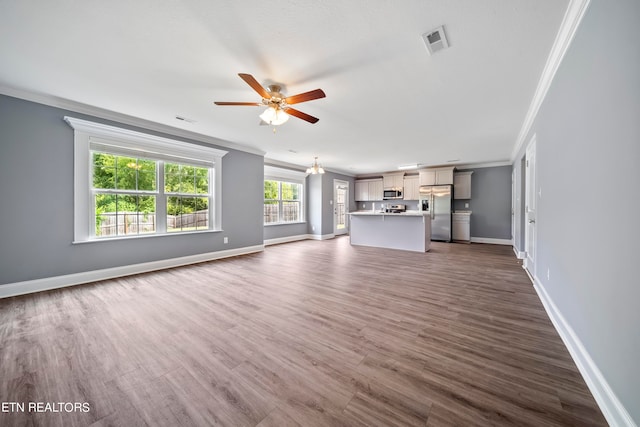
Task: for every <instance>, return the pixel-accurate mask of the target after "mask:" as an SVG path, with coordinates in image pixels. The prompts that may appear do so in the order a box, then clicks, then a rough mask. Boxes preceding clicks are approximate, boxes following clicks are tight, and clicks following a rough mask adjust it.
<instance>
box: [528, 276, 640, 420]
mask: <svg viewBox="0 0 640 427" xmlns="http://www.w3.org/2000/svg"><path fill="white" fill-rule="evenodd" d="M533 287H534V289H535V290H536V292H537V293H538V297H539V298H540V301H542V305H543V306H544V309H545V310H546V312H547V314H548V315H549V318H550V319H551V322H552V323H553V326H554V327H555V328H556V331H558V334H559V335H560V338H562V341H563V342H564V345H565V346H566V347H567V350H569V353H570V354H571V358H572V359H573V361H574V362H575V363H576V366H577V367H578V370H579V371H580V373H581V374H582V377H583V378H584V380H585V382H586V383H587V386H588V387H589V390H591V393H592V394H593V397H594V398H595V400H596V402H597V404H598V406H599V407H600V410H601V411H602V414H603V415H604V417H605V418H606V420H607V422H608V423H609V425H611V426H625V427H636V424H635V423H634V421H633V419H632V418H631V416H630V415H629V413H628V412H627V410H626V409H625V407H624V406H623V405H622V403H621V402H620V400H618V397H617V396H616V395H615V393H614V392H613V390H611V387H610V386H609V383H607V380H606V379H605V378H604V376H603V375H602V372H601V371H600V369H598V367H597V366H596V364H595V362H594V361H593V359H592V358H591V356H590V355H589V353H588V352H587V350H586V348H585V347H584V345H583V344H582V341H580V338H578V336H577V335H576V333H575V331H574V330H573V328H572V327H571V325H570V324H569V323H568V322H567V320H566V319H565V318H564V316H563V315H562V313H561V312H560V310H559V309H558V307H557V306H556V305H555V303H554V302H553V300H552V299H551V297H550V296H549V294H548V293H547V291H546V289H545V288H544V285H543V284H542V283H541V282H540V280H539V279H538V278H537V277H536V278H534V279H533Z"/></svg>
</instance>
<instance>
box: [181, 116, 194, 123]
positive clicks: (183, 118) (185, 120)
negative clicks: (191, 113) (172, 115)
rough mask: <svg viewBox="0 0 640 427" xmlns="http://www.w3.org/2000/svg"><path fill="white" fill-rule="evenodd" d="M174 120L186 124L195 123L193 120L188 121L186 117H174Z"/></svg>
mask: <svg viewBox="0 0 640 427" xmlns="http://www.w3.org/2000/svg"><path fill="white" fill-rule="evenodd" d="M176 120H180V121H182V122H187V123H195V122H196V121H195V120H193V119H189V118H187V117H184V116H176Z"/></svg>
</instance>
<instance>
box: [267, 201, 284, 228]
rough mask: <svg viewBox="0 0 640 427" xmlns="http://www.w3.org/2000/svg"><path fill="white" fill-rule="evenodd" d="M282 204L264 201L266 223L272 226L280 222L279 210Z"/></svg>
mask: <svg viewBox="0 0 640 427" xmlns="http://www.w3.org/2000/svg"><path fill="white" fill-rule="evenodd" d="M279 207H280V204H279V203H278V202H277V201H275V200H265V201H264V223H265V224H272V223H274V222H279V216H278V209H279Z"/></svg>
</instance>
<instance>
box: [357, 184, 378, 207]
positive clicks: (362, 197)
mask: <svg viewBox="0 0 640 427" xmlns="http://www.w3.org/2000/svg"><path fill="white" fill-rule="evenodd" d="M355 187H356V191H355V196H356V201H357V202H368V201H377V200H382V193H383V185H382V179H359V180H356V184H355Z"/></svg>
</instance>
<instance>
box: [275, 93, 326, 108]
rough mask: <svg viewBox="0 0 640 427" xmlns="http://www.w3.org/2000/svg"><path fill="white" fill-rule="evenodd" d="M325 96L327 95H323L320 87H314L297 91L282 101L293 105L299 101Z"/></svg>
mask: <svg viewBox="0 0 640 427" xmlns="http://www.w3.org/2000/svg"><path fill="white" fill-rule="evenodd" d="M325 96H327V95H325V93H324V92H323V91H322V89H316V90H312V91H309V92H305V93H299V94H298V95H292V96H290V97H288V98H285V99H284V101H285V102H286V103H287V104H289V105H293V104H299V103H300V102H305V101H311V100H314V99H318V98H324V97H325Z"/></svg>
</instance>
